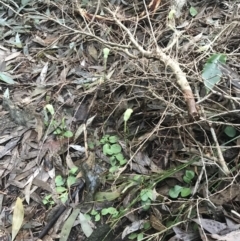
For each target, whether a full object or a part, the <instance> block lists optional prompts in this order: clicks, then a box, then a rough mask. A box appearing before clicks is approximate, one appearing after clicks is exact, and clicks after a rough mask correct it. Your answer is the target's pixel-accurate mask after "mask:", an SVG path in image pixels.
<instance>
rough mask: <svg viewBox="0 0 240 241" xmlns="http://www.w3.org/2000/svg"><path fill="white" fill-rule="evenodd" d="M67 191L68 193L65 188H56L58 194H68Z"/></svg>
mask: <svg viewBox="0 0 240 241" xmlns="http://www.w3.org/2000/svg"><path fill="white" fill-rule="evenodd" d="M66 191H67V189H66V188H65V187H56V192H57V193H59V194H60V193H63V192H66Z"/></svg>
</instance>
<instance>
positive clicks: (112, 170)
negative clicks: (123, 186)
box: [109, 166, 119, 173]
mask: <svg viewBox="0 0 240 241" xmlns="http://www.w3.org/2000/svg"><path fill="white" fill-rule="evenodd" d="M118 169H119V167H118V166H113V167H110V168H109V172H111V173H114V172H117V171H118Z"/></svg>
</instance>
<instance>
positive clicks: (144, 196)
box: [140, 188, 154, 210]
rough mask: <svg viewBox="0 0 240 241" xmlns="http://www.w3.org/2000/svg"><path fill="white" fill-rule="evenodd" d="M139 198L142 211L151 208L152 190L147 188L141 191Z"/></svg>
mask: <svg viewBox="0 0 240 241" xmlns="http://www.w3.org/2000/svg"><path fill="white" fill-rule="evenodd" d="M140 198H141V203H142V207H143V209H144V210H148V209H149V208H150V207H151V202H152V201H153V200H154V194H153V190H152V189H148V188H145V189H142V190H141V192H140Z"/></svg>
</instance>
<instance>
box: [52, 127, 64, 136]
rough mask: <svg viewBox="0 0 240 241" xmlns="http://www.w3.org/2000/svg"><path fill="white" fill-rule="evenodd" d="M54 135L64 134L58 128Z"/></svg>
mask: <svg viewBox="0 0 240 241" xmlns="http://www.w3.org/2000/svg"><path fill="white" fill-rule="evenodd" d="M53 134H54V135H60V134H62V130H61V129H59V128H57V129H56V130H55V131H54V132H53Z"/></svg>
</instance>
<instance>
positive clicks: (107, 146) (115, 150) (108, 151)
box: [100, 135, 127, 172]
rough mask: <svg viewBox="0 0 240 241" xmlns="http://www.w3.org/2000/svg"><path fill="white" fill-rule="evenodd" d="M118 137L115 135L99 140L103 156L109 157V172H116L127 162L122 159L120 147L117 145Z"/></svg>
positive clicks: (105, 136)
mask: <svg viewBox="0 0 240 241" xmlns="http://www.w3.org/2000/svg"><path fill="white" fill-rule="evenodd" d="M118 139H119V138H118V137H117V136H115V135H112V136H111V135H104V136H103V137H102V139H101V140H100V143H101V144H102V145H103V147H102V148H103V154H104V155H106V156H110V158H109V159H110V164H111V166H112V167H111V168H110V170H109V171H110V172H116V171H117V170H118V168H119V166H123V165H125V164H126V163H127V160H126V159H125V158H124V155H123V153H122V147H121V146H120V145H119V144H118V143H117V142H118Z"/></svg>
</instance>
